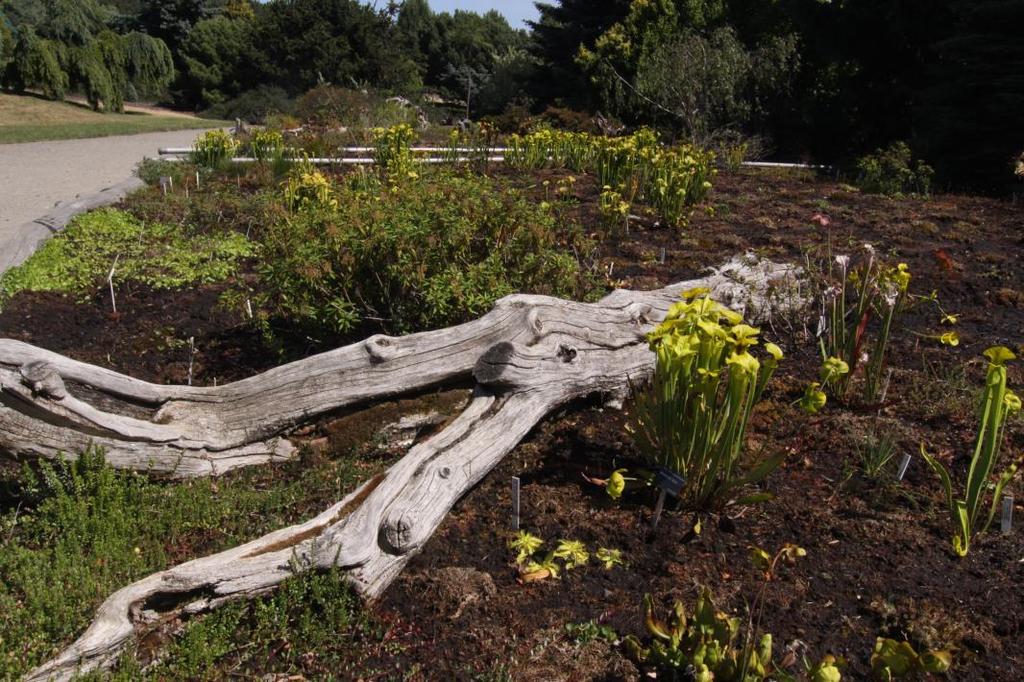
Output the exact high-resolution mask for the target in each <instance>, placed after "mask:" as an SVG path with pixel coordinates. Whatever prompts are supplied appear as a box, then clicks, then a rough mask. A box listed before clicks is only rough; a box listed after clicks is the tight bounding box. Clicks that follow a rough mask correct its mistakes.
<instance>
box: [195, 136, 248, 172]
mask: <svg viewBox="0 0 1024 682" xmlns="http://www.w3.org/2000/svg"><path fill="white" fill-rule="evenodd" d="M237 151H238V141H237V140H235V138H233V137H232V136H231V135H230V134H229V133H227V132H225V131H223V130H218V129H214V130H208V131H206V132H205V133H203V134H202V135H200V136H199V137H198V138H196V141H195V142H194V143H193V145H192V153H191V154H190V155H189V157H190V160H191V161H192V163H194V164H195V165H197V166H199V167H201V168H221V167H222V166H223V165H224V164H226V163H227V162H228V161H230V160H231V158H232V157H233V156H234V155H235V152H237Z"/></svg>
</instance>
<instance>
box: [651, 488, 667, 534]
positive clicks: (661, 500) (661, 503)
mask: <svg viewBox="0 0 1024 682" xmlns="http://www.w3.org/2000/svg"><path fill="white" fill-rule="evenodd" d="M667 494H668V493H666V492H665V489H664V488H662V489H661V490H659V491H658V503H657V504H655V505H654V516H653V517H652V518H651V532H652V533H653V532H654V531H655V530H656V529H657V528H658V521H661V512H662V511H664V510H665V495H667Z"/></svg>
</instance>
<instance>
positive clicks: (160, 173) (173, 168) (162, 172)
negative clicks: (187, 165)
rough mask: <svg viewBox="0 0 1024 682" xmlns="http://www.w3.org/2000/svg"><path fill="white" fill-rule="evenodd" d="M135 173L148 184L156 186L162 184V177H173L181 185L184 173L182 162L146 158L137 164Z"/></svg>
mask: <svg viewBox="0 0 1024 682" xmlns="http://www.w3.org/2000/svg"><path fill="white" fill-rule="evenodd" d="M135 175H137V176H138V177H139V179H140V180H142V181H143V182H144V183H146V184H147V185H150V186H153V187H156V186H158V185H159V184H160V178H162V177H167V178H171V180H172V181H173V182H174V184H176V185H180V184H181V179H182V177H183V175H184V174H183V173H182V168H181V164H180V163H175V162H173V161H166V160H164V159H149V158H146V159H143V160H142V161H139V163H138V165H137V166H135Z"/></svg>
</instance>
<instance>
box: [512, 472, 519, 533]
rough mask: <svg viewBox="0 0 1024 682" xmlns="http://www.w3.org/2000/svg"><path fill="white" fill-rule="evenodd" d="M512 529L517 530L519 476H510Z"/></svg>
mask: <svg viewBox="0 0 1024 682" xmlns="http://www.w3.org/2000/svg"><path fill="white" fill-rule="evenodd" d="M512 530H519V477H518V476H513V477H512Z"/></svg>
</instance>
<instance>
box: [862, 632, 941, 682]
mask: <svg viewBox="0 0 1024 682" xmlns="http://www.w3.org/2000/svg"><path fill="white" fill-rule="evenodd" d="M952 665H953V654H952V653H951V652H950V651H948V650H946V649H942V650H938V651H924V652H921V653H918V652H917V651H916V650H915V649H914V647H913V646H911V644H910V643H909V642H900V641H897V640H895V639H887V638H885V637H879V638H878V639H877V640H875V650H874V652H873V653H872V654H871V672H872V674H873V675H874V676H875V679H877V680H880V682H891V680H905V679H917V678H918V677H919V676H921V675H925V674H928V673H939V674H941V673H945V672H947V671H948V670H949V668H950V667H951V666H952Z"/></svg>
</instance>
